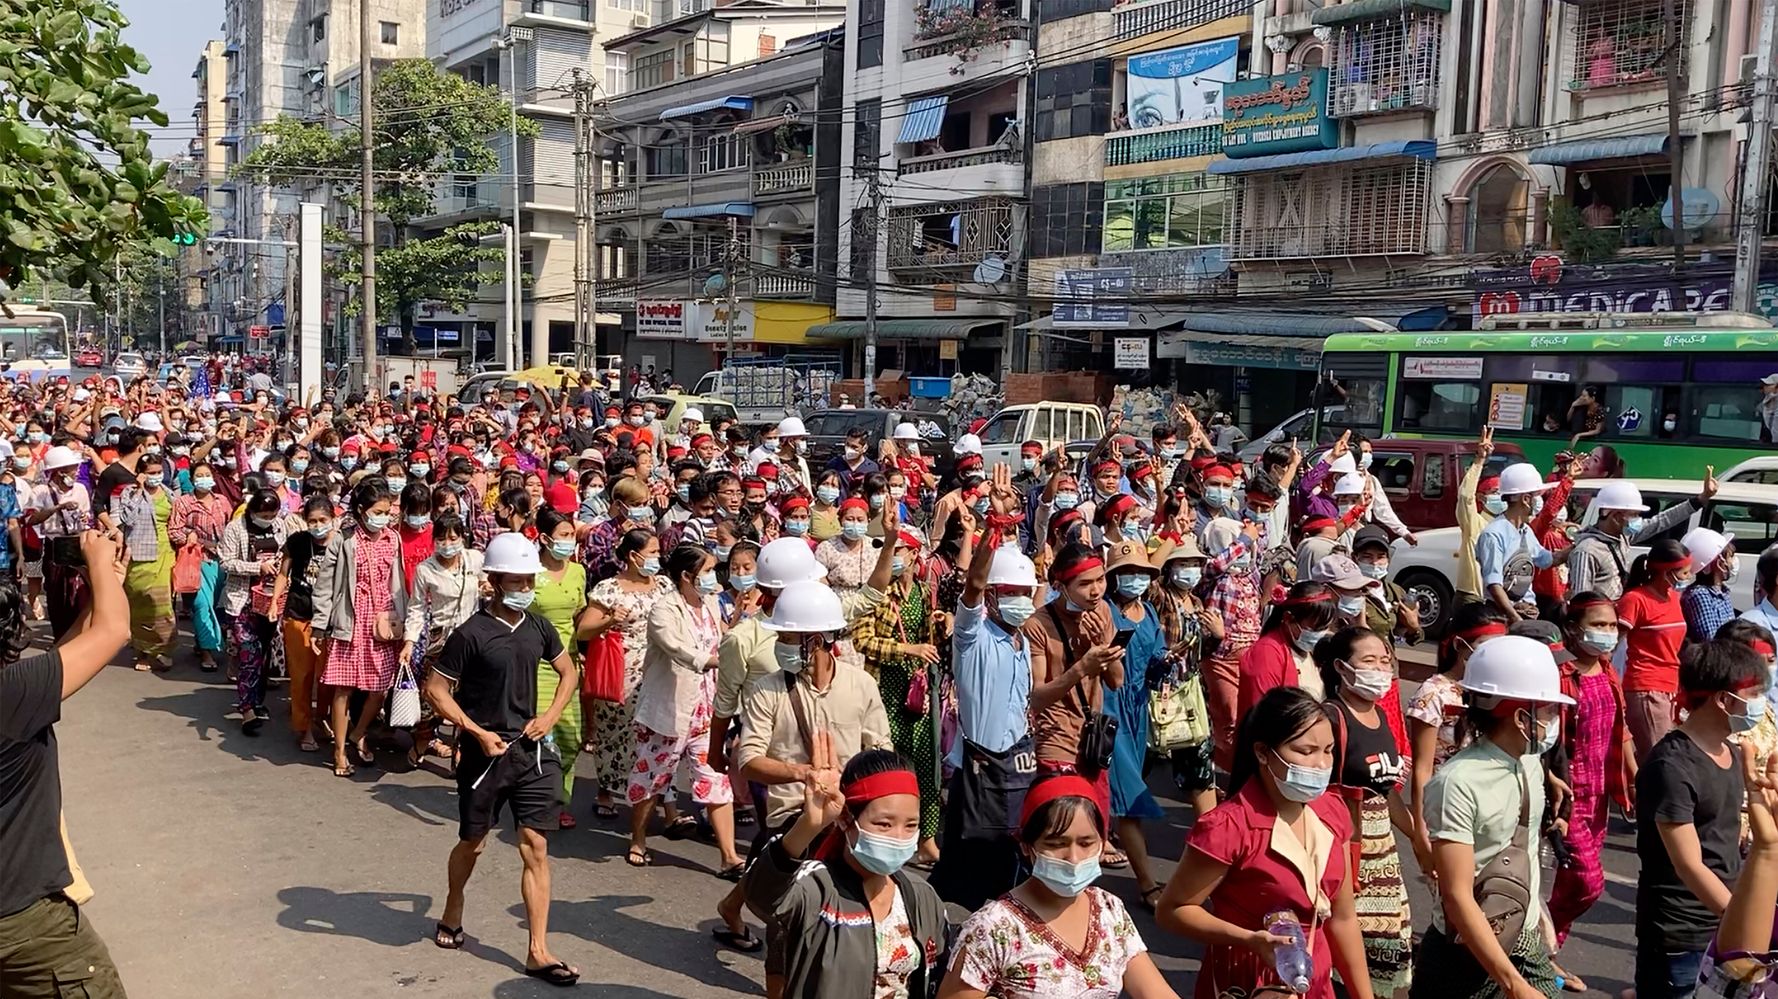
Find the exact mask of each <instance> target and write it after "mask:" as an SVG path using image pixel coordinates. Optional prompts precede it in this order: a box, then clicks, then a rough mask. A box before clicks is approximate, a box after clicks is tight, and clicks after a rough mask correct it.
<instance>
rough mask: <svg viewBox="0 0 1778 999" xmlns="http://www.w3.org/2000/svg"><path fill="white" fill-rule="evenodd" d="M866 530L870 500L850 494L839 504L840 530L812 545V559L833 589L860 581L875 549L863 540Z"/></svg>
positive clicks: (856, 585)
mask: <svg viewBox="0 0 1778 999" xmlns="http://www.w3.org/2000/svg"><path fill="white" fill-rule="evenodd" d="M868 533H870V504H868V503H866V502H865V501H864V499H863V498H862V497H858V496H851V497H848V498H847V499H846V501H845V502H844V503H841V504H840V534H839V537H836V538H829V539H827V540H826V541H823V542H821V544H820V545H819V546H817V547H816V548H815V561H817V562H819V563H821V565H822V567H823V568H825V569H826V570H827V582H828V585H830V586H832V587H833V588H834V589H835V590H838V591H841V592H844V591H846V590H856V589H858V588H859V587H861V586H863V585H864V579H865V577H866V576H869V575H870V568H871V565H872V564H873V563H874V562H875V561H876V554H877V553H876V551H875V550H874V549H873V548H871V546H869V545H867V544H865V543H864V538H865V535H866V534H868Z"/></svg>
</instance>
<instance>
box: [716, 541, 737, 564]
mask: <svg viewBox="0 0 1778 999" xmlns="http://www.w3.org/2000/svg"><path fill="white" fill-rule="evenodd" d="M734 550H735V546H734V545H712V546H711V548H710V554H712V555H714V556H716V561H718V562H727V561H728V557H729V554H730V553H731V552H733V551H734Z"/></svg>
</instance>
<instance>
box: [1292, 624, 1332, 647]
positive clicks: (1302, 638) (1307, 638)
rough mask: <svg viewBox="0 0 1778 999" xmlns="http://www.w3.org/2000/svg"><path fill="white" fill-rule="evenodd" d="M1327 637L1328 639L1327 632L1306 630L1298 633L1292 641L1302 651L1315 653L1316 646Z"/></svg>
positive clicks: (1312, 629) (1313, 629)
mask: <svg viewBox="0 0 1778 999" xmlns="http://www.w3.org/2000/svg"><path fill="white" fill-rule="evenodd" d="M1326 637H1327V632H1326V630H1318V629H1315V628H1305V629H1303V630H1302V631H1299V632H1297V633H1296V637H1295V638H1294V639H1292V640H1291V641H1293V642H1294V643H1296V647H1297V648H1299V649H1301V650H1302V651H1304V652H1313V651H1314V650H1315V646H1317V645H1319V644H1321V640H1322V639H1323V638H1326Z"/></svg>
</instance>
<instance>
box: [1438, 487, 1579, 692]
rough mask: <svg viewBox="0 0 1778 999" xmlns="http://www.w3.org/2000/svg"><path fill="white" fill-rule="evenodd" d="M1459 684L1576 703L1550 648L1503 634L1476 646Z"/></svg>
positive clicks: (1531, 639)
mask: <svg viewBox="0 0 1778 999" xmlns="http://www.w3.org/2000/svg"><path fill="white" fill-rule="evenodd" d="M1525 467H1526V468H1530V467H1531V466H1529V465H1526V466H1525ZM1508 471H1511V469H1508ZM1459 685H1460V686H1461V687H1462V688H1463V689H1464V690H1467V691H1469V692H1470V693H1472V694H1480V695H1482V696H1484V697H1498V698H1506V699H1508V700H1514V701H1537V702H1539V703H1542V704H1573V703H1574V698H1572V697H1569V696H1568V695H1566V694H1564V693H1562V678H1561V676H1560V674H1558V673H1557V672H1556V657H1555V656H1554V655H1552V654H1551V653H1550V647H1549V646H1547V645H1545V644H1544V643H1542V642H1540V641H1538V640H1537V639H1535V638H1527V637H1525V636H1524V635H1501V636H1500V637H1498V638H1493V639H1490V640H1488V641H1487V642H1484V643H1482V644H1481V645H1478V646H1476V649H1475V651H1474V652H1471V653H1470V654H1469V662H1468V664H1467V665H1465V666H1464V667H1463V679H1462V680H1461V681H1459Z"/></svg>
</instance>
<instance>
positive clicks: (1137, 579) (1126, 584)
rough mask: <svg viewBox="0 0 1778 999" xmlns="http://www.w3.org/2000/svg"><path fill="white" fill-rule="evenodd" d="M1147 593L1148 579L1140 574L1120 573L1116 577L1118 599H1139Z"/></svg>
mask: <svg viewBox="0 0 1778 999" xmlns="http://www.w3.org/2000/svg"><path fill="white" fill-rule="evenodd" d="M1147 592H1148V577H1147V576H1145V575H1143V574H1142V573H1140V572H1125V573H1120V574H1119V575H1118V577H1117V593H1118V596H1120V597H1139V596H1141V595H1143V594H1144V593H1147Z"/></svg>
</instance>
